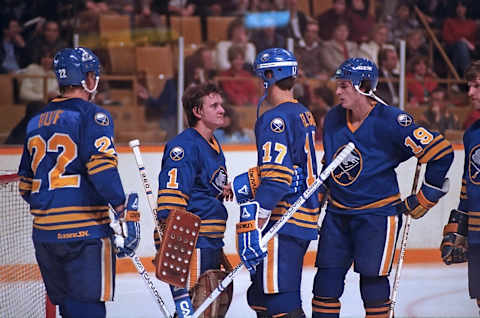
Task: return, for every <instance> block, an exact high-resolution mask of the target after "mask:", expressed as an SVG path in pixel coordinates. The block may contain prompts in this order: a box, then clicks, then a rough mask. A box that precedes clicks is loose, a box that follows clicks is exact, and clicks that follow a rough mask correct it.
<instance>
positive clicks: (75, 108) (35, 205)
mask: <svg viewBox="0 0 480 318" xmlns="http://www.w3.org/2000/svg"><path fill="white" fill-rule="evenodd" d="M105 128H107V129H106V132H105ZM112 133H113V127H112V123H111V118H110V115H109V114H108V112H106V111H105V110H103V109H102V108H100V107H98V106H96V105H94V104H92V103H89V102H86V101H84V100H82V99H79V98H71V99H55V100H53V101H52V102H51V103H49V104H48V105H47V106H46V107H45V108H44V109H43V110H42V112H41V113H40V114H37V115H36V116H34V117H33V118H32V119H31V120H30V122H29V123H28V126H27V137H26V141H25V145H24V152H23V156H22V162H21V164H20V169H19V174H20V175H21V176H23V178H22V182H24V183H25V184H27V185H28V183H31V188H29V189H31V190H30V193H29V195H26V196H24V197H25V198H26V200H27V201H28V202H29V204H30V207H31V213H32V215H33V216H34V224H33V227H34V238H37V239H39V240H43V241H56V240H70V239H77V238H81V237H87V236H88V237H104V236H106V233H107V231H108V223H109V221H110V220H109V215H108V205H107V202H106V200H105V199H103V198H102V197H101V196H100V194H99V193H98V192H97V191H96V190H95V188H94V186H93V185H92V182H91V180H88V175H93V174H95V173H97V172H100V171H104V170H106V169H109V168H111V167H112V166H115V167H116V153H115V150H114V148H113V140H112ZM99 151H100V152H99ZM95 152H99V154H98V155H97V157H98V158H96V157H95V155H94V153H95ZM92 154H93V155H92ZM100 161H103V163H102V162H100ZM112 187H115V186H114V185H112ZM120 187H121V185H120ZM27 188H28V187H27Z"/></svg>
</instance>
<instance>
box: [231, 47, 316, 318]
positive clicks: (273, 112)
mask: <svg viewBox="0 0 480 318" xmlns="http://www.w3.org/2000/svg"><path fill="white" fill-rule="evenodd" d="M254 66H255V71H256V74H257V75H258V76H259V77H260V78H261V79H262V80H263V82H264V85H265V87H266V91H265V95H264V96H263V97H262V99H261V100H260V102H259V106H258V107H260V105H261V104H262V102H263V100H264V99H265V97H266V99H267V101H268V102H269V103H270V104H271V105H273V106H274V108H272V109H270V110H268V111H266V112H265V113H264V114H263V115H262V116H261V117H260V118H258V119H257V122H256V124H255V136H256V144H257V151H258V153H257V156H258V168H259V172H260V173H259V174H260V177H259V180H258V181H255V182H253V183H256V184H259V186H258V189H256V191H244V190H245V189H246V188H245V186H247V188H248V187H249V182H248V181H246V179H247V178H244V177H241V176H242V175H240V176H239V177H237V178H235V180H234V182H233V191H234V193H235V197H236V199H237V202H239V203H241V204H240V223H238V224H237V243H238V244H237V245H238V253H239V254H240V258H241V260H242V262H243V263H244V264H245V266H246V267H247V269H248V270H249V271H250V273H251V281H252V284H251V286H250V287H249V289H248V293H247V300H248V304H249V305H250V307H251V308H252V309H253V310H255V312H256V313H257V317H305V314H304V312H303V310H302V303H301V298H300V282H301V276H302V266H303V257H304V255H305V252H306V250H307V247H308V245H309V243H310V240H314V239H316V237H317V220H318V216H319V208H318V199H317V197H316V196H313V197H310V198H309V199H308V200H307V201H306V202H305V203H304V205H303V206H302V207H301V208H300V209H299V210H298V211H297V212H296V213H295V214H294V215H293V217H292V218H291V219H290V220H289V221H288V222H287V223H286V224H285V225H284V226H283V227H282V228H281V229H280V230H279V232H278V233H277V234H276V235H275V236H274V238H272V239H271V240H270V241H269V243H268V246H267V248H266V249H264V248H263V247H262V246H260V240H261V232H262V230H263V232H265V231H268V230H269V228H270V227H271V226H272V225H273V224H274V223H275V222H276V221H277V220H279V219H280V218H281V216H282V215H283V213H285V211H286V210H287V209H288V208H289V207H290V206H291V204H292V203H294V202H295V201H296V200H297V199H298V198H299V197H300V195H301V194H302V192H301V191H298V190H297V191H291V189H292V188H291V187H292V178H295V171H296V170H295V168H296V167H297V166H298V167H299V168H300V169H299V170H298V169H297V171H302V173H303V179H304V182H305V181H306V185H307V186H310V185H311V184H312V183H313V182H314V181H315V179H316V177H317V160H316V156H315V143H314V141H315V136H314V134H315V128H316V125H315V120H314V118H313V115H312V114H311V113H310V111H309V110H308V109H307V108H306V107H305V106H303V105H302V104H300V103H298V102H297V101H296V100H295V99H294V98H293V90H292V88H293V85H294V83H295V78H296V76H297V60H296V58H295V56H293V54H292V53H290V52H289V51H287V50H284V49H280V48H271V49H267V50H264V51H262V52H261V53H259V54H258V55H257V57H256V59H255V65H254ZM254 175H255V174H254V173H249V176H250V177H252V176H254ZM246 192H248V193H250V194H251V196H250V197H249V198H245V197H244V193H246ZM239 198H242V199H239ZM267 251H268V256H267V257H265V256H266V255H267ZM264 257H265V258H264Z"/></svg>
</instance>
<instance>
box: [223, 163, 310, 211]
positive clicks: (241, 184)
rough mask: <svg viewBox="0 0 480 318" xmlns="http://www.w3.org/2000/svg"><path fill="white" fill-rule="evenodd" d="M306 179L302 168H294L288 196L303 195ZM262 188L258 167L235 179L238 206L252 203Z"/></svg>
mask: <svg viewBox="0 0 480 318" xmlns="http://www.w3.org/2000/svg"><path fill="white" fill-rule="evenodd" d="M305 180H306V178H305V175H304V174H303V170H302V168H300V167H297V166H294V169H293V175H292V183H291V184H290V188H289V190H288V193H287V195H288V194H293V193H297V192H300V193H303V192H304V191H305V190H306V181H305ZM259 186H260V170H259V169H258V167H253V168H250V169H248V172H244V173H242V174H239V175H238V176H236V177H235V178H234V179H233V182H232V188H233V189H232V191H233V194H234V195H235V200H236V201H237V203H238V204H243V203H245V202H248V201H252V200H253V199H254V198H255V192H256V190H257V188H258V187H259Z"/></svg>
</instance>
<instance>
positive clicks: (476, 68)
mask: <svg viewBox="0 0 480 318" xmlns="http://www.w3.org/2000/svg"><path fill="white" fill-rule="evenodd" d="M465 77H466V80H467V81H468V87H469V90H468V96H469V97H470V98H471V99H472V102H473V103H474V106H475V108H477V109H478V108H479V107H480V61H476V62H474V63H473V64H472V65H471V66H470V67H469V68H468V69H467V71H466V72H465ZM463 146H464V149H465V164H464V171H463V178H462V190H461V193H460V204H459V206H458V209H457V210H452V211H451V213H450V217H449V220H448V224H447V225H446V226H445V228H444V229H443V235H444V237H443V241H442V244H441V246H440V250H441V252H442V259H443V261H444V262H445V264H447V265H450V264H455V263H464V262H468V287H469V293H470V297H471V298H473V299H476V300H477V305H478V306H479V307H480V200H479V198H480V121H479V120H477V121H476V122H475V123H473V124H472V126H470V128H468V129H467V131H465V134H464V135H463ZM467 252H468V253H467Z"/></svg>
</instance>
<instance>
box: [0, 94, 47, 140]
mask: <svg viewBox="0 0 480 318" xmlns="http://www.w3.org/2000/svg"><path fill="white" fill-rule="evenodd" d="M43 107H45V103H43V102H31V103H28V104H27V107H26V108H25V116H24V117H23V118H22V120H21V121H20V122H19V123H18V124H17V125H16V126H15V127H14V128H13V129H12V131H10V134H9V135H8V137H7V139H6V140H5V144H7V145H23V143H24V141H25V136H26V135H27V132H26V131H27V124H28V122H29V121H30V119H32V118H33V116H35V114H37V113H38V112H39V111H40V110H41V109H42V108H43Z"/></svg>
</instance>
